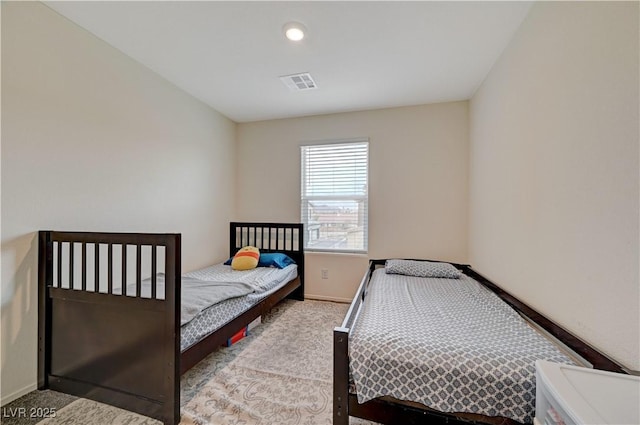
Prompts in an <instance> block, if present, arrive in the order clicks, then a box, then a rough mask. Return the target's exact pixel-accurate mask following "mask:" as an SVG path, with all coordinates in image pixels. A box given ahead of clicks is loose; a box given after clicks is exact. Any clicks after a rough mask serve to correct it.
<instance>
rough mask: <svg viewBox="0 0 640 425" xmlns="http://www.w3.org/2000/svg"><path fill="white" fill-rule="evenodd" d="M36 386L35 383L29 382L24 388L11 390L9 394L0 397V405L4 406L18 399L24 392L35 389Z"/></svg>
mask: <svg viewBox="0 0 640 425" xmlns="http://www.w3.org/2000/svg"><path fill="white" fill-rule="evenodd" d="M37 388H38V386H37V385H36V384H29V385H27V386H26V387H24V388H21V389H19V390H17V391H14V392H12V393H11V394H9V395H6V396H2V397H0V406H6V405H7V404H9V403H11V402H12V401H14V400H17V399H19V398H20V397H22V396H23V395H25V394H29V393H30V392H31V391H33V390H35V389H37Z"/></svg>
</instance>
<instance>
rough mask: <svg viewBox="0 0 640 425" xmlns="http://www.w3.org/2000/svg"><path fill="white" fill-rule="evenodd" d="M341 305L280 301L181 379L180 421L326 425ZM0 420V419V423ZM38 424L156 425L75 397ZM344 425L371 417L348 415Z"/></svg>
mask: <svg viewBox="0 0 640 425" xmlns="http://www.w3.org/2000/svg"><path fill="white" fill-rule="evenodd" d="M347 308H348V305H346V304H338V303H330V302H322V301H309V300H307V301H304V302H297V301H285V302H283V303H281V304H280V305H279V306H277V307H276V308H275V309H274V310H273V311H272V312H271V313H269V315H267V316H266V318H265V319H264V321H263V323H262V324H261V325H260V326H258V327H256V328H255V329H254V331H253V332H252V333H251V334H250V335H249V336H248V337H247V338H245V339H243V340H242V341H240V342H238V343H237V344H235V345H234V346H232V347H230V348H221V349H220V350H218V351H216V352H215V353H212V354H211V355H210V356H209V357H207V358H206V359H204V360H203V361H202V362H200V363H199V364H198V365H197V366H196V367H194V368H193V369H192V370H190V371H189V372H187V373H186V374H185V375H184V376H183V377H182V379H181V403H182V406H181V416H182V417H181V422H180V423H181V424H197V425H214V424H215V425H218V424H219V425H241V424H242V425H251V424H255V425H276V424H278V425H298V424H299V425H321V424H323V425H329V424H331V417H332V369H333V334H332V331H333V328H334V327H335V326H337V325H339V324H340V322H341V321H342V319H343V317H344V315H345V313H346V310H347ZM3 422H4V421H3ZM40 424H41V425H105V424H114V425H158V424H160V422H159V421H156V420H153V419H150V418H147V417H144V416H141V415H137V414H135V413H131V412H127V411H124V410H121V409H117V408H114V407H111V406H107V405H104V404H101V403H96V402H94V401H91V400H86V399H78V400H75V401H73V402H71V403H70V404H68V405H66V406H65V407H63V408H61V409H59V410H57V411H56V415H55V417H54V418H47V419H45V420H43V421H41V422H40ZM351 424H358V425H364V424H370V422H367V421H362V420H359V419H355V418H351Z"/></svg>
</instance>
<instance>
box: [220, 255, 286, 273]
mask: <svg viewBox="0 0 640 425" xmlns="http://www.w3.org/2000/svg"><path fill="white" fill-rule="evenodd" d="M231 260H233V257H231V258H229V259H228V260H227V261H225V262H224V265H225V266H230V265H231ZM295 263H296V262H295V261H293V259H292V258H291V257H289V256H288V255H286V254H282V253H281V252H268V253H260V259H259V260H258V267H276V268H278V269H284V268H285V267H287V266H288V265H289V264H295Z"/></svg>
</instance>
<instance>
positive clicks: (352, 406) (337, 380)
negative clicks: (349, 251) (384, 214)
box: [333, 260, 628, 425]
mask: <svg viewBox="0 0 640 425" xmlns="http://www.w3.org/2000/svg"><path fill="white" fill-rule="evenodd" d="M385 262H386V260H371V261H370V263H369V268H368V270H367V272H366V274H365V276H364V277H363V279H362V282H361V283H360V286H359V288H358V290H357V292H356V295H355V296H354V298H353V301H352V303H351V306H350V307H349V310H348V312H347V315H346V316H345V319H344V321H343V322H342V325H341V326H340V327H336V328H335V329H334V332H333V347H334V348H333V353H334V354H333V355H334V359H333V424H334V425H347V424H348V423H349V416H355V417H359V418H363V419H368V420H372V421H376V422H380V423H383V424H403V425H405V424H406V425H409V424H425V423H428V424H469V423H477V424H497V423H501V424H507V423H518V422H516V421H513V420H511V419H507V418H495V417H489V416H483V415H477V414H465V413H462V414H456V413H443V412H439V411H436V410H433V409H429V408H427V407H426V406H424V405H422V404H419V403H414V402H407V401H401V400H397V399H393V398H390V397H383V398H377V399H373V400H370V401H368V402H366V403H363V404H359V403H358V398H357V395H356V394H353V393H351V392H350V391H349V376H350V375H349V333H350V330H351V329H352V328H353V325H354V323H355V322H356V320H357V318H358V315H359V314H360V311H361V308H362V306H363V303H364V302H366V295H367V288H368V285H369V281H370V279H371V275H372V273H373V271H374V270H375V269H376V268H378V267H383V266H384V264H385ZM451 264H453V265H454V266H455V267H456V268H457V269H459V270H461V271H462V272H463V273H464V274H465V275H467V276H469V277H471V278H473V279H475V280H476V281H478V282H479V283H481V284H482V285H484V286H485V287H487V288H489V289H490V290H491V291H493V292H494V293H496V294H497V295H498V296H499V297H500V298H501V299H502V300H503V301H505V302H506V303H507V304H509V305H510V306H511V307H512V308H513V309H515V310H516V311H517V312H518V313H520V314H521V315H523V316H525V319H527V320H529V321H530V322H533V323H534V324H536V325H537V326H539V327H541V328H542V329H544V331H546V332H548V333H549V334H550V335H551V336H552V337H553V338H555V339H557V340H558V341H560V342H561V343H562V344H564V345H565V346H566V347H567V348H569V349H570V350H572V351H573V352H574V353H575V354H577V355H578V356H579V357H582V358H583V359H584V360H586V361H587V362H588V363H590V364H591V365H592V366H593V367H594V368H595V369H601V370H608V371H612V372H619V373H628V371H627V370H625V369H624V368H623V367H622V366H621V365H620V364H618V363H617V362H615V361H614V360H612V359H611V358H609V357H607V356H606V355H604V354H603V353H601V352H600V351H598V350H596V349H595V348H594V347H592V346H590V345H589V344H587V343H586V342H584V341H582V340H581V339H579V338H578V337H576V336H575V335H573V334H571V333H570V332H569V331H567V330H565V329H563V328H562V327H560V326H559V325H557V324H555V323H553V322H552V321H551V320H549V319H548V318H546V317H545V316H543V315H542V314H540V313H539V312H537V311H536V310H534V309H533V308H531V307H529V306H528V305H526V304H525V303H523V302H522V301H520V300H518V299H517V298H516V297H514V296H513V295H510V294H509V293H507V292H506V291H504V290H502V289H500V288H499V287H498V286H496V285H495V284H494V283H492V282H491V281H489V280H488V279H486V278H485V277H483V276H482V275H480V274H479V273H477V272H476V271H474V270H473V269H472V268H471V267H470V266H468V265H462V264H454V263H451Z"/></svg>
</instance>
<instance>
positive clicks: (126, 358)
mask: <svg viewBox="0 0 640 425" xmlns="http://www.w3.org/2000/svg"><path fill="white" fill-rule="evenodd" d="M246 245H254V246H258V248H260V250H261V252H282V253H284V254H287V255H288V256H289V257H291V258H292V259H293V260H294V261H295V262H296V264H297V267H298V275H297V277H296V278H295V279H293V280H291V281H289V282H288V283H286V284H285V285H284V286H282V287H281V288H280V289H278V290H276V291H275V292H274V293H272V294H271V295H269V296H267V297H266V298H264V299H262V300H261V301H259V302H258V303H257V304H256V305H254V306H253V307H251V308H249V309H248V310H246V311H245V312H243V313H241V314H240V315H238V316H236V317H235V318H233V319H232V320H230V321H229V322H227V323H226V324H225V325H223V326H222V327H220V328H219V329H217V330H215V331H213V332H212V333H210V334H209V335H207V336H206V337H204V338H202V339H201V340H200V341H199V342H198V343H196V344H194V345H192V346H191V347H189V348H187V349H186V350H185V351H184V352H182V353H181V352H180V292H181V282H180V279H181V274H182V273H181V236H180V235H179V234H144V233H88V232H54V231H41V232H39V264H38V388H39V389H46V388H49V389H52V390H55V391H60V392H64V393H68V394H73V395H76V396H79V397H86V398H90V399H93V400H96V401H101V402H104V403H107V404H111V405H114V406H117V407H121V408H123V409H126V410H130V411H134V412H138V413H141V414H143V415H146V416H150V417H152V418H156V419H159V420H161V421H163V422H164V423H165V424H176V423H178V422H179V420H180V375H181V374H182V373H184V372H185V371H187V370H188V369H190V368H191V367H193V366H194V365H195V364H197V363H198V362H199V361H200V360H202V359H203V358H204V357H206V356H207V355H208V354H209V353H211V352H213V351H215V350H216V349H217V348H218V347H220V346H221V345H222V344H224V343H225V342H226V341H227V339H228V338H230V337H231V336H233V335H234V334H235V333H236V332H237V331H238V330H240V329H242V328H243V327H244V326H247V325H248V324H249V323H250V322H252V321H253V320H255V319H256V318H257V317H259V316H261V315H263V314H265V313H266V312H268V311H269V310H270V309H271V308H272V307H273V306H274V305H275V304H276V303H278V302H279V301H281V300H282V299H284V298H286V297H289V298H293V299H297V300H303V299H304V252H303V229H302V224H297V223H295V224H290V223H235V222H234V223H231V224H230V237H229V254H230V256H233V255H234V254H235V253H236V252H237V251H238V249H240V248H242V247H243V246H246ZM63 247H64V254H65V255H63ZM74 247H75V248H77V249H79V250H80V253H78V251H76V252H75V253H74ZM87 247H90V249H87ZM114 247H118V248H117V249H115V250H114V249H113V248H114ZM149 248H150V249H149ZM158 248H161V249H160V250H159V249H158ZM134 250H135V254H136V255H135V258H136V260H135V276H136V277H135V286H136V291H135V296H132V295H131V294H130V293H128V292H127V294H126V295H122V292H126V291H125V290H122V291H120V290H118V291H114V286H116V285H114V281H115V282H117V280H118V279H114V260H117V262H119V264H120V265H121V266H120V265H119V266H118V267H117V268H118V269H119V270H121V272H122V275H121V276H118V278H121V280H120V281H121V282H122V283H123V287H124V286H125V285H126V283H128V282H127V270H128V268H127V259H128V256H129V255H131V254H130V253H131V252H132V251H134ZM143 250H145V252H150V257H151V258H150V262H151V268H150V271H153V272H151V275H150V280H151V292H152V293H151V297H142V296H141V294H142V290H141V281H142V277H143V268H142V263H143V260H142V257H143V255H142V252H143ZM91 251H93V254H90V252H91ZM118 251H120V252H121V253H122V255H121V256H120V255H117V254H115V253H116V252H118ZM159 251H160V252H162V251H164V258H158V254H157V253H158V252H159ZM88 253H89V254H88ZM128 253H129V254H128ZM63 257H65V258H64V260H63ZM101 257H106V258H101ZM63 261H64V262H63ZM74 261H76V264H75V265H74ZM78 261H80V264H78V263H77V262H78ZM105 261H106V270H104V267H103V269H102V270H100V267H101V265H102V266H103V265H104V264H105ZM162 261H164V266H165V271H164V273H165V276H164V281H165V283H164V297H163V298H164V299H159V298H157V297H156V283H157V277H156V273H155V272H156V271H157V266H158V265H159V264H161V263H162ZM54 262H55V264H54ZM130 266H131V264H130ZM63 268H64V269H65V270H67V271H70V272H68V273H66V274H65V276H63ZM91 269H93V271H92V272H93V273H94V276H90V277H89V278H88V276H87V273H88V270H89V271H91ZM54 270H55V274H56V276H55V279H54ZM76 270H78V271H79V272H80V273H79V275H80V277H79V280H80V282H75V285H74V282H73V279H74V275H76V277H77V275H78V273H76V272H75V271H76ZM101 272H102V273H101ZM63 277H65V278H66V281H63ZM104 280H106V285H104V284H103V283H104V282H103V281H104ZM54 281H55V282H56V284H55V286H54ZM88 281H89V282H90V281H93V282H95V283H94V286H93V288H89V289H88V286H89V285H88ZM78 286H79V288H78ZM105 287H106V289H104V288H105ZM92 289H93V290H92ZM100 290H102V292H100Z"/></svg>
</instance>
